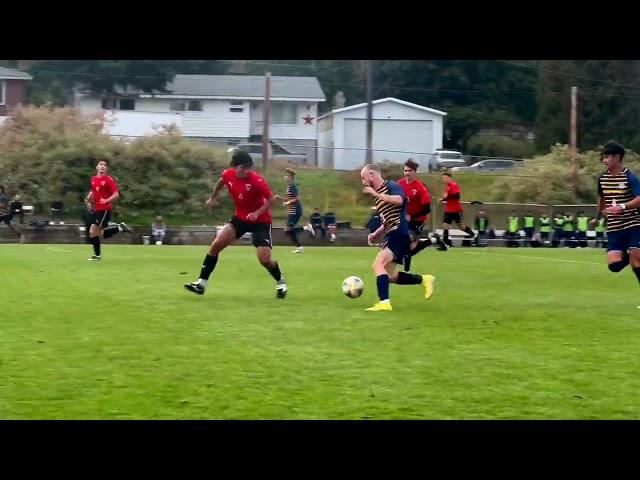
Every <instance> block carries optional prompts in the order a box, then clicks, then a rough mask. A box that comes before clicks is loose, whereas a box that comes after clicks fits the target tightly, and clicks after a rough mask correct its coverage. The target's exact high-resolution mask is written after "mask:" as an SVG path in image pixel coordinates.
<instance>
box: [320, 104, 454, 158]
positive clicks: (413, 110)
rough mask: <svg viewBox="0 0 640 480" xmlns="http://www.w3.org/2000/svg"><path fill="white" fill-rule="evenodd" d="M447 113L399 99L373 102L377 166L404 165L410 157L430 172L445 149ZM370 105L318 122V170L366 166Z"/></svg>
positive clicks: (347, 110)
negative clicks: (436, 154)
mask: <svg viewBox="0 0 640 480" xmlns="http://www.w3.org/2000/svg"><path fill="white" fill-rule="evenodd" d="M445 115H446V113H445V112H441V111H440V110H435V109H433V108H429V107H423V106H421V105H416V104H415V103H409V102H405V101H403V100H398V99H397V98H383V99H380V100H375V101H374V102H373V134H372V149H373V161H374V163H381V162H385V161H387V162H391V163H404V162H405V161H406V160H407V158H409V157H411V158H414V159H415V160H416V161H418V162H419V163H420V165H421V167H422V169H424V170H426V169H427V164H428V162H429V160H430V158H431V154H432V153H433V152H434V151H435V150H436V149H438V148H442V134H443V123H444V117H445ZM366 118H367V104H366V103H361V104H358V105H353V106H351V107H345V108H339V109H337V110H333V111H332V112H331V113H328V114H326V115H323V116H321V117H319V118H318V147H319V153H318V166H319V167H321V168H334V169H336V170H354V169H357V168H361V167H362V166H363V165H364V162H365V153H366V146H367V141H366V139H367V133H366V132H367V130H366V129H367V126H366Z"/></svg>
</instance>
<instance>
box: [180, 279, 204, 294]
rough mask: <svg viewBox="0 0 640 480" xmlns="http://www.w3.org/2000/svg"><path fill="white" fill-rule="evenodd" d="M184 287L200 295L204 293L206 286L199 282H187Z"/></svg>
mask: <svg viewBox="0 0 640 480" xmlns="http://www.w3.org/2000/svg"><path fill="white" fill-rule="evenodd" d="M184 288H186V289H187V290H189V291H190V292H193V293H196V294H198V295H204V287H203V286H202V285H200V283H199V282H191V283H185V284H184Z"/></svg>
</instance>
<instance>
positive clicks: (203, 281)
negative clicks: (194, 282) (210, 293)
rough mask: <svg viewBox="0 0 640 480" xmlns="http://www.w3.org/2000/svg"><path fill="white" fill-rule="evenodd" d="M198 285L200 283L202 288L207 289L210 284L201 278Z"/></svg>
mask: <svg viewBox="0 0 640 480" xmlns="http://www.w3.org/2000/svg"><path fill="white" fill-rule="evenodd" d="M198 283H199V284H200V285H201V286H202V287H204V288H207V283H209V280H203V279H202V278H199V279H198Z"/></svg>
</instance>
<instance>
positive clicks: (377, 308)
mask: <svg viewBox="0 0 640 480" xmlns="http://www.w3.org/2000/svg"><path fill="white" fill-rule="evenodd" d="M365 310H366V311H367V312H391V311H393V307H392V306H391V303H390V302H385V303H382V302H377V303H375V304H374V305H373V307H369V308H365Z"/></svg>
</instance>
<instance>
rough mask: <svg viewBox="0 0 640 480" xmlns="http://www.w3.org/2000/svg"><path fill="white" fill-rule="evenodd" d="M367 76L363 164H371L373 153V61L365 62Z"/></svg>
mask: <svg viewBox="0 0 640 480" xmlns="http://www.w3.org/2000/svg"><path fill="white" fill-rule="evenodd" d="M365 63H366V76H367V153H366V156H365V161H364V163H365V164H368V163H373V152H372V151H371V144H372V137H373V60H365Z"/></svg>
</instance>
